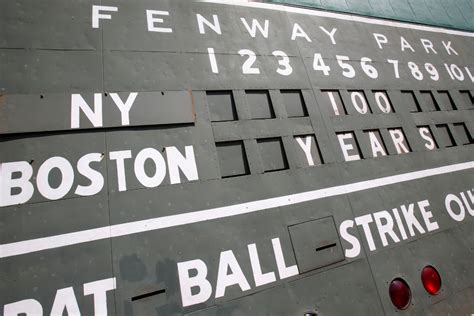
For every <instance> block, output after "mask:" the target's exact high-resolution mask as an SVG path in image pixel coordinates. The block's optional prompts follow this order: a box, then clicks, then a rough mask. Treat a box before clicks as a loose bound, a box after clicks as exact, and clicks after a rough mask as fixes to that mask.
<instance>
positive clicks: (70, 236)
mask: <svg viewBox="0 0 474 316" xmlns="http://www.w3.org/2000/svg"><path fill="white" fill-rule="evenodd" d="M472 168H474V161H469V162H464V163H458V164H454V165H448V166H444V167H438V168H432V169H425V170H420V171H414V172H408V173H402V174H399V175H394V176H388V177H383V178H377V179H372V180H367V181H361V182H356V183H350V184H344V185H339V186H335V187H330V188H326V189H318V190H313V191H308V192H302V193H295V194H289V195H284V196H279V197H274V198H269V199H264V200H258V201H252V202H247V203H242V204H235V205H229V206H223V207H217V208H212V209H207V210H201V211H195V212H189V213H183V214H178V215H170V216H163V217H156V218H151V219H147V220H141V221H136V222H129V223H124V224H117V225H111V226H105V227H100V228H94V229H88V230H83V231H78V232H73V233H67V234H61V235H56V236H50V237H42V238H37V239H31V240H24V241H19V242H14V243H10V244H4V245H0V258H5V257H11V256H17V255H21V254H26V253H31V252H36V251H40V250H46V249H53V248H58V247H64V246H70V245H76V244H80V243H85V242H91V241H95V240H101V239H107V238H113V237H119V236H126V235H132V234H137V233H142V232H147V231H152V230H158V229H163V228H168V227H176V226H182V225H186V224H192V223H199V222H204V221H209V220H213V219H219V218H225V217H231V216H236V215H242V214H246V213H251V212H258V211H263V210H267V209H271V208H276V207H281V206H286V205H292V204H297V203H302V202H308V201H314V200H319V199H323V198H327V197H331V196H338V195H343V194H348V193H353V192H359V191H363V190H368V189H373V188H377V187H382V186H386V185H390V184H395V183H402V182H406V181H411V180H416V179H422V178H426V177H431V176H436V175H441V174H446V173H451V172H456V171H461V170H467V169H472Z"/></svg>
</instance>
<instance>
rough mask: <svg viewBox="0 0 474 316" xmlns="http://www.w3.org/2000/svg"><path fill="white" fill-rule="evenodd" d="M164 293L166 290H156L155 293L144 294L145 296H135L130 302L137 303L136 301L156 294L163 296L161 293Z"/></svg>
mask: <svg viewBox="0 0 474 316" xmlns="http://www.w3.org/2000/svg"><path fill="white" fill-rule="evenodd" d="M165 292H166V289H161V290H156V291H153V292H149V293H145V294H140V295H137V296H134V297H132V302H133V301H138V300H141V299H144V298H147V297H150V296H154V295H158V294H163V293H165Z"/></svg>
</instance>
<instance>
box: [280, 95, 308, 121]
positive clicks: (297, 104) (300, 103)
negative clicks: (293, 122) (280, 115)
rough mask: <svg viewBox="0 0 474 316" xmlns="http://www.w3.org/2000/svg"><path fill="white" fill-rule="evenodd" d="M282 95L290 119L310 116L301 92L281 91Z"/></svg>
mask: <svg viewBox="0 0 474 316" xmlns="http://www.w3.org/2000/svg"><path fill="white" fill-rule="evenodd" d="M280 93H281V96H282V98H283V104H284V105H285V108H286V113H287V115H288V117H301V116H308V110H307V108H306V104H305V102H304V98H303V95H302V94H301V90H281V91H280Z"/></svg>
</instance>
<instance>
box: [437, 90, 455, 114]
mask: <svg viewBox="0 0 474 316" xmlns="http://www.w3.org/2000/svg"><path fill="white" fill-rule="evenodd" d="M438 99H439V100H440V102H441V104H442V105H443V106H444V108H445V109H446V110H447V111H452V110H457V109H458V108H457V106H456V104H455V103H454V100H453V98H451V94H449V91H447V90H442V91H438Z"/></svg>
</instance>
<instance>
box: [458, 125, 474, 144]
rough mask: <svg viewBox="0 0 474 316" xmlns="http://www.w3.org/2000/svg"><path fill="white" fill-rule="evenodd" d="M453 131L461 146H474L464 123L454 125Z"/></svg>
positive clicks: (473, 141)
mask: <svg viewBox="0 0 474 316" xmlns="http://www.w3.org/2000/svg"><path fill="white" fill-rule="evenodd" d="M453 125H454V131H455V133H457V135H458V137H459V139H460V141H461V143H462V145H470V144H474V139H473V137H472V136H471V133H469V130H468V129H467V126H466V124H465V123H454V124H453Z"/></svg>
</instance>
